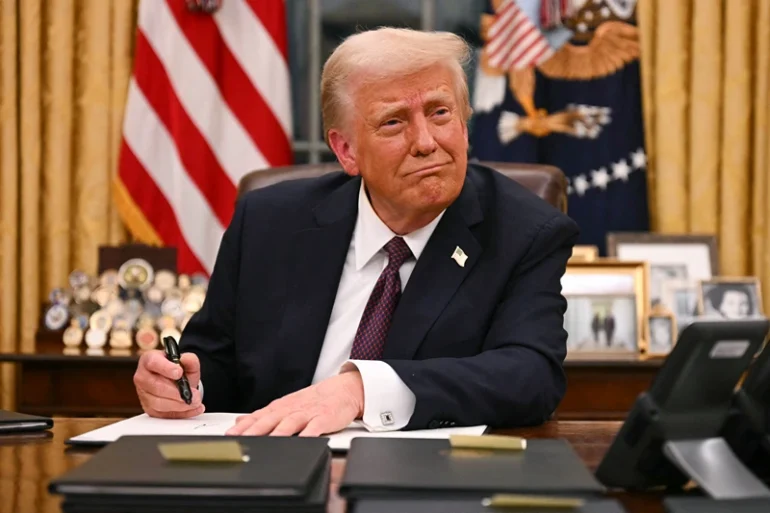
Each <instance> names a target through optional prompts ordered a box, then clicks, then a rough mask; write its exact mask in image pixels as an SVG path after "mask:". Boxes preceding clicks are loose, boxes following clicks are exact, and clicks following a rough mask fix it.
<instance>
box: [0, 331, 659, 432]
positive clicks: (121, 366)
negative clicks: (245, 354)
mask: <svg viewBox="0 0 770 513" xmlns="http://www.w3.org/2000/svg"><path fill="white" fill-rule="evenodd" d="M138 359H139V356H138V352H137V350H136V349H132V350H114V349H110V348H105V349H104V350H103V351H96V352H93V353H89V352H88V351H86V349H85V348H82V349H78V350H75V351H74V352H70V353H69V354H68V353H65V348H64V345H63V344H62V343H61V342H60V341H57V340H39V341H38V343H37V350H36V351H35V352H34V353H29V354H25V353H10V354H2V353H0V362H16V364H17V366H18V372H17V387H16V390H17V393H16V399H17V400H16V408H15V409H16V410H17V411H20V412H24V413H31V414H40V415H48V416H50V415H61V416H78V417H83V416H97V415H102V416H103V415H110V416H116V417H125V416H131V415H136V414H139V413H141V409H140V407H139V401H138V399H137V397H136V393H135V391H134V383H133V375H134V371H135V370H136V362H137V360H138ZM661 362H662V360H661V359H644V358H637V357H625V358H624V357H614V358H605V359H596V358H593V359H585V358H583V359H570V360H567V361H566V362H565V363H564V367H565V371H566V374H567V393H566V395H565V397H564V400H563V401H562V403H561V405H560V406H559V408H558V410H557V411H556V417H557V418H558V419H559V420H622V419H624V418H625V416H626V413H627V412H628V410H629V409H630V408H631V405H632V404H633V403H634V400H635V399H636V397H637V396H638V395H639V394H640V393H641V392H643V391H645V390H647V389H648V388H649V386H650V383H651V382H652V379H653V377H654V376H655V374H656V373H657V372H658V369H659V368H660V365H661Z"/></svg>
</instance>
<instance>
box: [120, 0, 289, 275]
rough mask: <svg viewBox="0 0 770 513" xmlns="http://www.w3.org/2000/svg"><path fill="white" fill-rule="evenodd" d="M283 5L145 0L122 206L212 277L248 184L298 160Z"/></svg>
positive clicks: (132, 220) (184, 266)
mask: <svg viewBox="0 0 770 513" xmlns="http://www.w3.org/2000/svg"><path fill="white" fill-rule="evenodd" d="M290 91H291V88H290V83H289V69H288V64H287V34H286V14H285V6H284V0H142V1H141V3H140V5H139V20H138V30H137V34H136V45H135V55H134V69H133V75H132V78H131V81H130V84H129V89H128V100H127V105H126V110H125V114H124V126H123V142H122V147H121V154H120V161H119V170H118V177H117V181H116V186H115V199H116V203H117V205H118V208H119V211H120V213H121V216H122V218H123V220H124V222H125V223H126V225H127V227H128V229H129V230H130V232H131V233H132V235H133V236H134V237H135V238H136V239H137V240H138V241H140V242H144V243H148V244H154V245H163V246H173V247H176V248H177V254H178V265H177V271H178V272H180V273H188V274H192V273H196V272H202V273H204V274H209V273H210V272H211V270H212V269H213V266H214V261H215V259H216V255H217V251H218V249H219V244H220V242H221V238H222V235H223V233H224V230H225V228H226V227H227V225H228V224H229V222H230V219H231V217H232V214H233V211H234V205H235V200H236V189H237V186H238V182H239V180H240V178H241V177H242V176H243V175H244V174H246V173H248V172H250V171H252V170H257V169H264V168H267V167H273V166H279V165H286V164H290V163H291V161H292V150H291V144H290V143H291V138H292V123H291V104H290Z"/></svg>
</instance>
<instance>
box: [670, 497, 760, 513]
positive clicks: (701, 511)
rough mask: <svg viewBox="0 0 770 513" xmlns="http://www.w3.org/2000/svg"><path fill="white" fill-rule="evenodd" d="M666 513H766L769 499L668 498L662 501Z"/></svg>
mask: <svg viewBox="0 0 770 513" xmlns="http://www.w3.org/2000/svg"><path fill="white" fill-rule="evenodd" d="M663 507H664V508H665V509H666V512H667V513H767V512H768V511H770V498H760V497H758V498H755V499H724V500H715V499H712V498H709V497H669V498H666V499H665V500H664V501H663Z"/></svg>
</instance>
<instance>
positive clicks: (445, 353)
mask: <svg viewBox="0 0 770 513" xmlns="http://www.w3.org/2000/svg"><path fill="white" fill-rule="evenodd" d="M359 188H360V178H350V177H349V176H347V175H345V174H343V173H332V174H329V175H325V176H322V177H320V178H313V179H306V180H296V181H288V182H283V183H280V184H277V185H273V186H270V187H266V188H264V189H258V190H255V191H251V192H249V193H247V194H246V195H244V197H242V198H241V199H240V201H239V203H238V205H237V208H236V211H235V214H234V216H233V219H232V222H231V224H230V226H229V227H228V229H227V230H226V232H225V235H224V238H223V240H222V244H221V247H220V250H219V255H218V257H217V261H216V264H215V268H214V270H213V272H212V275H211V279H210V282H209V290H208V294H207V297H206V300H205V302H204V304H203V306H202V308H201V310H200V311H199V312H198V313H196V314H195V315H194V316H193V317H192V319H191V320H190V321H189V323H188V325H187V327H186V329H185V331H184V334H183V336H182V339H181V342H180V346H181V350H182V351H190V352H193V353H195V354H197V355H198V357H199V358H200V361H201V372H202V380H203V383H204V387H205V391H204V403H205V405H206V410H207V411H209V412H211V411H230V412H251V411H254V410H257V409H259V408H262V407H264V406H266V405H267V404H269V403H270V402H271V401H273V400H274V399H277V398H280V397H282V396H284V395H286V394H289V393H291V392H294V391H296V390H299V389H301V388H304V387H307V386H309V385H310V383H311V380H312V378H313V374H314V371H315V367H316V363H317V360H318V355H319V353H320V351H321V345H322V343H323V340H324V335H325V333H326V328H327V323H328V320H329V316H330V314H331V311H332V306H333V303H334V299H335V295H336V291H337V285H338V283H339V280H340V276H341V273H342V268H343V263H344V261H345V255H346V253H347V251H348V246H349V244H350V240H351V236H352V233H353V229H354V227H355V222H356V215H357V209H358V203H357V202H358V193H359ZM577 235H578V229H577V225H576V224H575V223H574V222H573V221H572V220H571V219H570V218H569V217H567V216H566V215H564V214H562V213H561V212H559V211H558V210H557V209H555V208H553V207H551V206H550V205H549V204H547V203H546V202H545V201H543V200H542V199H540V198H539V197H537V196H535V195H534V194H532V193H531V192H530V191H528V190H527V189H525V188H523V187H522V186H520V185H519V184H518V183H516V182H514V181H513V180H510V179H509V178H506V177H505V176H503V175H501V174H499V173H498V172H496V171H493V170H491V169H488V168H485V167H481V166H477V165H469V166H468V173H467V177H466V180H465V185H464V187H463V189H462V192H461V194H460V196H459V197H458V198H457V200H456V201H455V202H454V203H453V204H452V205H451V206H450V207H449V208H448V209H447V211H446V213H445V214H444V217H443V218H442V219H441V221H440V222H439V224H438V225H437V227H436V230H435V232H434V233H433V235H432V236H431V238H430V240H429V242H428V244H427V246H426V247H425V250H424V251H423V253H422V255H421V257H420V259H419V260H418V261H417V264H416V267H415V269H414V271H413V272H412V275H411V277H410V279H409V282H408V283H407V286H406V288H405V289H404V292H403V294H402V296H401V300H400V302H399V305H398V307H397V309H396V312H395V314H394V318H393V323H392V326H391V329H390V332H389V334H388V339H387V341H386V343H385V349H384V356H383V360H384V361H386V362H387V363H388V364H390V365H391V366H392V367H393V369H394V370H395V371H396V372H397V373H398V375H399V376H400V378H401V379H402V380H403V381H404V383H405V384H406V385H407V386H408V387H409V388H410V389H411V390H412V391H413V392H414V394H415V396H416V399H417V402H416V407H415V410H414V415H413V416H412V418H411V421H410V422H409V424H408V425H407V427H406V429H423V428H429V427H430V428H433V427H442V426H452V425H476V424H489V425H491V426H520V425H534V424H539V423H542V422H544V421H545V420H546V419H548V417H549V416H550V415H551V413H552V412H553V411H554V409H555V408H556V406H557V405H558V404H559V401H560V400H561V398H562V397H563V395H564V391H565V387H566V383H565V376H564V373H563V369H562V363H563V361H564V357H565V356H566V338H567V334H566V332H565V331H564V328H563V324H564V319H563V316H564V312H565V309H566V300H565V299H564V297H563V296H562V295H561V283H560V280H561V277H562V274H563V273H564V271H565V266H566V263H567V259H568V258H569V256H570V255H571V252H572V247H573V245H574V244H575V240H576V238H577ZM457 246H459V247H460V248H462V249H463V251H465V253H466V254H467V255H468V259H467V261H466V263H465V266H464V267H460V266H459V265H458V264H457V263H456V262H455V261H454V260H453V259H451V258H450V256H451V255H452V253H453V252H454V250H455V248H456V247H457Z"/></svg>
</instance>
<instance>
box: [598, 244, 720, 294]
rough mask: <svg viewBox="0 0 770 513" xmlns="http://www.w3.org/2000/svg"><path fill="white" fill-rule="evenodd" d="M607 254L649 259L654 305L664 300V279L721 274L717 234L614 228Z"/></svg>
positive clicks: (689, 278)
mask: <svg viewBox="0 0 770 513" xmlns="http://www.w3.org/2000/svg"><path fill="white" fill-rule="evenodd" d="M607 254H608V256H610V257H613V258H617V259H618V260H623V261H626V260H629V261H640V260H641V261H645V262H648V264H649V266H650V306H651V307H655V306H656V305H658V304H661V303H662V300H663V288H664V283H666V282H667V281H669V280H677V281H682V280H690V281H691V282H692V283H698V282H699V281H700V280H708V279H711V277H713V276H717V275H718V274H719V268H718V252H717V244H716V237H714V236H713V235H666V234H657V233H646V232H644V233H642V232H638V233H637V232H612V233H609V234H607ZM669 308H670V307H669Z"/></svg>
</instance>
